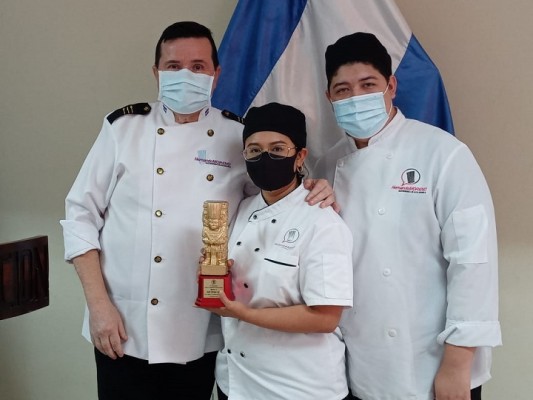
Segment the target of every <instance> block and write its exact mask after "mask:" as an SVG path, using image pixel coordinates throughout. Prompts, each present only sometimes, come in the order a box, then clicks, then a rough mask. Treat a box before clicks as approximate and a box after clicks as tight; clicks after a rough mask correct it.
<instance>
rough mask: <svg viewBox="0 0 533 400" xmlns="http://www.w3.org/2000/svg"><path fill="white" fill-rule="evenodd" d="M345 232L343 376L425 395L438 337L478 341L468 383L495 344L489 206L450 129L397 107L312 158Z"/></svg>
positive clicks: (363, 384) (364, 391) (362, 392)
mask: <svg viewBox="0 0 533 400" xmlns="http://www.w3.org/2000/svg"><path fill="white" fill-rule="evenodd" d="M314 173H315V176H318V177H328V179H330V182H331V181H334V190H335V194H336V198H337V201H338V203H339V205H340V207H341V215H342V217H343V219H344V221H345V222H346V223H347V225H348V226H349V227H350V230H351V232H352V234H353V239H354V247H353V268H354V275H353V279H354V306H353V309H349V310H346V311H345V312H344V313H343V318H342V320H341V330H342V332H343V335H344V338H345V341H346V346H347V349H348V352H347V354H348V362H349V379H350V387H351V390H352V392H353V394H354V395H356V396H357V397H360V398H363V399H365V400H378V399H379V400H400V399H401V400H405V399H416V400H420V399H423V400H432V399H433V394H432V389H433V381H434V378H435V374H436V372H437V370H438V368H439V365H440V362H441V358H442V354H443V348H444V347H443V344H444V343H450V344H452V345H457V346H468V347H477V350H476V353H475V358H474V363H473V367H472V371H471V377H472V382H471V386H472V388H474V387H477V386H479V385H481V384H483V383H484V382H486V381H487V380H488V379H489V378H490V364H491V347H493V346H498V345H500V344H501V332H500V324H499V322H498V272H497V244H496V228H495V219H494V209H493V205H492V200H491V196H490V192H489V189H488V187H487V184H486V181H485V179H484V177H483V174H482V172H481V170H480V168H479V166H478V164H477V163H476V161H475V159H474V157H473V155H472V153H471V152H470V150H469V149H468V148H467V146H466V145H465V144H463V143H461V142H460V141H459V140H457V139H456V138H455V137H453V136H452V135H450V134H448V133H446V132H444V131H442V130H440V129H438V128H435V127H433V126H430V125H427V124H424V123H421V122H419V121H415V120H410V119H406V118H405V117H404V116H403V114H402V113H401V112H400V111H399V110H398V113H397V115H396V116H395V117H394V118H393V120H392V121H391V122H390V123H389V124H388V125H387V126H386V127H385V128H384V129H383V130H382V131H381V132H380V133H379V134H377V135H376V136H374V137H373V138H371V140H370V142H369V145H368V147H366V148H362V149H357V148H356V146H355V143H354V141H353V139H351V138H349V137H348V136H346V137H345V138H343V139H342V140H341V141H340V142H339V143H337V145H335V146H334V147H333V148H332V149H330V151H329V152H328V153H327V154H326V155H325V157H323V159H321V160H319V162H318V163H317V167H316V168H315V171H314Z"/></svg>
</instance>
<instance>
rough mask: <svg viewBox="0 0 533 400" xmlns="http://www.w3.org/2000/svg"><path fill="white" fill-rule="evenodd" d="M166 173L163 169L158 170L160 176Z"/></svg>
mask: <svg viewBox="0 0 533 400" xmlns="http://www.w3.org/2000/svg"><path fill="white" fill-rule="evenodd" d="M164 172H165V170H164V169H163V168H158V169H157V173H158V174H159V175H163V173H164Z"/></svg>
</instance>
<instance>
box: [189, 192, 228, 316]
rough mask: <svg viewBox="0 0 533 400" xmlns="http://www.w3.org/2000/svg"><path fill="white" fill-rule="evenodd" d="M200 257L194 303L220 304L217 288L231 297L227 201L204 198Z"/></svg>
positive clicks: (221, 304) (218, 305)
mask: <svg viewBox="0 0 533 400" xmlns="http://www.w3.org/2000/svg"><path fill="white" fill-rule="evenodd" d="M202 222H203V229H202V241H203V243H204V260H203V261H202V263H201V264H200V275H199V276H198V298H197V299H196V302H195V304H196V305H197V306H198V307H207V308H217V307H224V303H222V300H220V297H219V296H220V292H221V291H224V293H225V294H226V296H228V298H229V299H231V300H234V299H235V296H233V291H232V290H231V273H230V272H229V271H228V265H227V261H228V202H227V201H205V202H204V209H203V212H202Z"/></svg>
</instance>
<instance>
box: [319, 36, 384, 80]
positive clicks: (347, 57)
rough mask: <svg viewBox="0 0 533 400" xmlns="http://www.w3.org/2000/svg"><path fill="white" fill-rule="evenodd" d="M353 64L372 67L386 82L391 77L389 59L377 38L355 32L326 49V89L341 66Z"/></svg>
mask: <svg viewBox="0 0 533 400" xmlns="http://www.w3.org/2000/svg"><path fill="white" fill-rule="evenodd" d="M355 62H361V63H365V64H370V65H372V66H373V67H374V68H375V69H377V70H378V71H379V72H380V73H381V74H382V75H383V76H384V77H385V79H387V81H388V80H389V78H390V76H391V75H392V60H391V57H390V55H389V53H388V52H387V49H386V48H385V47H384V46H383V45H382V44H381V42H380V41H379V40H378V38H377V37H376V36H374V35H373V34H371V33H366V32H356V33H352V34H351V35H346V36H343V37H341V38H340V39H339V40H337V41H336V42H335V43H334V44H332V45H330V46H328V48H327V49H326V77H327V78H328V88H329V85H330V84H331V78H333V76H334V75H335V74H336V73H337V71H338V69H339V68H340V67H341V66H343V65H345V64H350V63H355Z"/></svg>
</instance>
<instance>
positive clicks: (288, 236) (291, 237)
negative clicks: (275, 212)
mask: <svg viewBox="0 0 533 400" xmlns="http://www.w3.org/2000/svg"><path fill="white" fill-rule="evenodd" d="M299 237H300V232H298V229H294V228H293V229H289V230H288V231H287V233H285V236H283V243H294V242H296V241H297V240H298V238H299Z"/></svg>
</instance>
